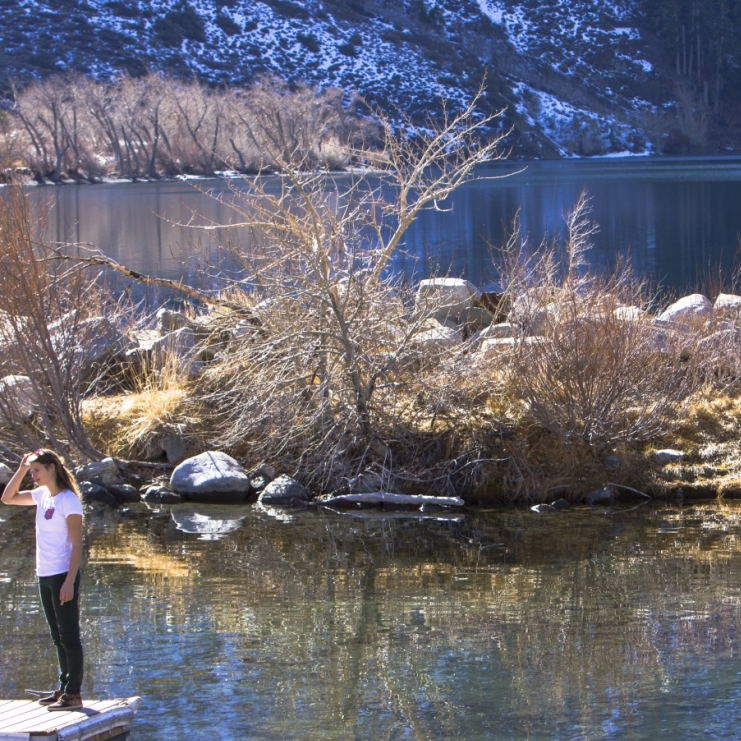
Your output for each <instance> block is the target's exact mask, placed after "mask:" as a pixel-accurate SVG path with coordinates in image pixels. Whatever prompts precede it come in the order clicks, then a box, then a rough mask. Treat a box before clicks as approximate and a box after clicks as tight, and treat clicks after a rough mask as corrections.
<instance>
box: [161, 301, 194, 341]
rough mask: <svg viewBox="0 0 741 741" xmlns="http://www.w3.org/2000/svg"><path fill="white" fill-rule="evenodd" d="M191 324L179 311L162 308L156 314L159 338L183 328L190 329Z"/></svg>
mask: <svg viewBox="0 0 741 741" xmlns="http://www.w3.org/2000/svg"><path fill="white" fill-rule="evenodd" d="M191 324H192V322H191V321H190V319H188V317H187V316H185V315H184V314H181V313H180V312H179V311H173V310H172V309H166V308H162V309H160V310H159V311H158V312H157V330H158V332H159V335H160V337H164V336H165V335H168V334H170V333H171V332H177V331H178V330H179V329H182V328H183V327H191Z"/></svg>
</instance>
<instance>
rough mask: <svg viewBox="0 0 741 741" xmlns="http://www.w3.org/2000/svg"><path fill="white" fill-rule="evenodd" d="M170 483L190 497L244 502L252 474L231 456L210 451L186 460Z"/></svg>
mask: <svg viewBox="0 0 741 741" xmlns="http://www.w3.org/2000/svg"><path fill="white" fill-rule="evenodd" d="M170 486H171V488H172V489H173V490H174V491H176V492H177V493H178V494H181V495H182V496H183V497H185V498H186V499H192V500H199V501H224V500H229V501H242V500H243V499H244V498H245V497H246V496H247V495H248V494H249V492H250V477H249V474H248V473H247V472H246V471H245V470H244V468H242V466H240V465H239V463H237V461H235V460H234V458H232V457H231V456H228V455H227V454H226V453H221V452H219V451H209V452H207V453H201V454H200V455H197V456H195V457H193V458H188V459H187V460H184V461H183V462H182V463H181V464H180V465H179V466H178V467H177V468H176V469H175V470H174V471H173V472H172V476H171V477H170Z"/></svg>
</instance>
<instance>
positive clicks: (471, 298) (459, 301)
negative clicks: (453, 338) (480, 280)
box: [415, 278, 478, 321]
mask: <svg viewBox="0 0 741 741" xmlns="http://www.w3.org/2000/svg"><path fill="white" fill-rule="evenodd" d="M477 298H478V289H477V288H476V286H474V285H473V283H470V282H469V281H467V280H463V279H462V278H427V279H426V280H422V281H420V282H419V287H418V288H417V295H416V297H415V306H416V307H417V310H418V311H423V312H424V313H427V314H431V315H434V316H435V317H436V318H438V319H443V320H444V319H447V318H454V319H455V320H456V321H459V320H460V318H461V317H462V315H463V314H464V312H465V311H466V310H467V309H470V308H471V307H472V306H474V304H475V303H476V300H477Z"/></svg>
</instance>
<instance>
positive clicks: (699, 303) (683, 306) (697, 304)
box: [657, 293, 713, 323]
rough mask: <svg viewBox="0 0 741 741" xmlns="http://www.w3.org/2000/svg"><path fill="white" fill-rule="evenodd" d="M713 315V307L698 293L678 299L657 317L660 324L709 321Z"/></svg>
mask: <svg viewBox="0 0 741 741" xmlns="http://www.w3.org/2000/svg"><path fill="white" fill-rule="evenodd" d="M712 315H713V305H712V304H711V303H710V300H709V299H707V298H706V297H705V296H703V295H702V294H700V293H693V294H691V295H689V296H684V297H683V298H680V299H679V301H675V302H674V303H673V304H671V306H669V307H667V308H666V309H665V310H664V311H663V312H662V313H661V314H659V316H658V317H657V318H658V320H659V321H662V322H678V323H682V322H687V321H688V320H691V319H709V318H710V317H711V316H712Z"/></svg>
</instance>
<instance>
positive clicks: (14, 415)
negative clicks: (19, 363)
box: [0, 376, 36, 422]
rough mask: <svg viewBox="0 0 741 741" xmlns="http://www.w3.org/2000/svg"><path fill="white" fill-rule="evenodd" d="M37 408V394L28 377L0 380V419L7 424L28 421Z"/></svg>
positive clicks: (12, 377) (8, 377) (7, 377)
mask: <svg viewBox="0 0 741 741" xmlns="http://www.w3.org/2000/svg"><path fill="white" fill-rule="evenodd" d="M35 407H36V394H35V392H34V387H33V383H32V381H31V379H30V378H29V377H28V376H5V377H4V378H2V379H0V418H2V419H5V421H6V422H21V421H23V420H26V419H28V418H29V417H30V416H31V414H32V413H33V410H34V408H35Z"/></svg>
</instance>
